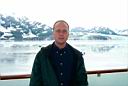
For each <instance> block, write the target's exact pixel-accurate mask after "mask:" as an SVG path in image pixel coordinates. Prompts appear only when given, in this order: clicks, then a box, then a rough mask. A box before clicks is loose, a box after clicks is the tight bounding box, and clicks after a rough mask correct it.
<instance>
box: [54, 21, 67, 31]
mask: <svg viewBox="0 0 128 86" xmlns="http://www.w3.org/2000/svg"><path fill="white" fill-rule="evenodd" d="M58 25H59V27H60V28H62V27H66V28H67V29H69V25H68V23H67V22H66V21H64V20H58V21H56V22H55V23H54V25H53V30H54V29H55V28H56V26H58Z"/></svg>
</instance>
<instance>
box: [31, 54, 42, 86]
mask: <svg viewBox="0 0 128 86" xmlns="http://www.w3.org/2000/svg"><path fill="white" fill-rule="evenodd" d="M40 55H41V52H39V53H38V54H37V55H36V58H35V60H34V64H33V68H32V73H31V78H30V84H29V86H43V85H42V83H43V81H42V75H41V65H40V60H39V57H40Z"/></svg>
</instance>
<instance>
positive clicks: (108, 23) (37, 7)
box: [0, 0, 128, 29]
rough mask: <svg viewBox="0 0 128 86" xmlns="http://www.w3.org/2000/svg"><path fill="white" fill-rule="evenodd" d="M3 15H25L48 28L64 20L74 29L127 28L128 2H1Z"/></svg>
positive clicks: (83, 0)
mask: <svg viewBox="0 0 128 86" xmlns="http://www.w3.org/2000/svg"><path fill="white" fill-rule="evenodd" d="M0 13H1V14H7V15H8V14H9V15H10V14H11V15H12V14H13V15H15V16H19V17H21V16H26V17H28V18H29V19H30V20H36V21H40V22H42V23H44V24H47V25H48V26H52V25H53V23H54V22H55V21H56V20H58V19H63V20H66V21H67V22H69V24H70V27H71V28H72V27H78V26H80V27H93V26H104V27H110V28H112V29H128V0H0Z"/></svg>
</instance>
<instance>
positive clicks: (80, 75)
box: [29, 45, 88, 86]
mask: <svg viewBox="0 0 128 86" xmlns="http://www.w3.org/2000/svg"><path fill="white" fill-rule="evenodd" d="M69 47H70V48H71V49H72V50H73V53H74V56H73V57H74V59H75V60H76V64H75V65H76V69H75V75H74V77H73V80H72V82H71V83H72V85H71V86H88V81H87V73H86V70H85V66H84V60H83V57H82V53H81V52H79V51H78V50H76V49H75V48H73V47H72V46H70V45H69ZM51 49H52V45H49V46H47V47H42V48H41V50H40V51H39V52H38V54H37V55H36V58H35V61H34V64H33V68H32V74H31V79H30V84H29V86H58V81H57V78H56V75H55V73H54V70H53V68H52V65H51V62H50V59H49V57H50V53H51Z"/></svg>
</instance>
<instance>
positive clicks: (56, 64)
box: [51, 44, 73, 86]
mask: <svg viewBox="0 0 128 86" xmlns="http://www.w3.org/2000/svg"><path fill="white" fill-rule="evenodd" d="M51 62H52V65H53V69H54V71H55V74H56V76H57V79H58V83H59V86H70V82H71V80H72V77H73V53H72V51H71V49H70V48H69V46H68V44H66V46H65V47H64V48H62V49H59V48H58V47H57V46H56V45H55V44H53V48H52V54H51Z"/></svg>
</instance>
